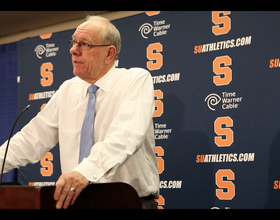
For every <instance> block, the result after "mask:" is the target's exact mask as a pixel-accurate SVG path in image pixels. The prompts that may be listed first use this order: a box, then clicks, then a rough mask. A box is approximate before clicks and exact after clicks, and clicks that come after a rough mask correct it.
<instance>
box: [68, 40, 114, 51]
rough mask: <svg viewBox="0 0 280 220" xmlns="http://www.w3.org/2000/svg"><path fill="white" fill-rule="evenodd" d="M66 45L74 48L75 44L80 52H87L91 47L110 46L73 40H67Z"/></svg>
mask: <svg viewBox="0 0 280 220" xmlns="http://www.w3.org/2000/svg"><path fill="white" fill-rule="evenodd" d="M68 43H69V46H70V47H71V48H72V47H74V46H75V45H76V44H78V45H79V48H80V49H81V50H89V49H90V48H92V47H106V46H110V45H111V44H88V43H86V42H83V41H80V42H78V41H74V40H69V41H68Z"/></svg>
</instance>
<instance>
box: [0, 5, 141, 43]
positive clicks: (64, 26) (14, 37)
mask: <svg viewBox="0 0 280 220" xmlns="http://www.w3.org/2000/svg"><path fill="white" fill-rule="evenodd" d="M143 12H144V11H117V12H110V13H104V14H101V16H103V17H105V18H107V19H109V20H114V19H118V18H124V17H128V16H131V15H135V14H140V13H143ZM84 21H85V19H84V18H83V19H77V20H73V21H68V22H63V23H60V24H55V25H50V26H48V27H43V28H38V29H33V30H29V31H24V32H20V33H16V34H11V35H8V36H5V37H0V45H2V44H7V43H12V42H16V41H18V40H22V39H25V38H27V37H35V36H39V35H41V34H46V33H54V32H59V31H64V30H69V29H73V28H76V27H77V26H78V25H79V24H81V23H82V22H84Z"/></svg>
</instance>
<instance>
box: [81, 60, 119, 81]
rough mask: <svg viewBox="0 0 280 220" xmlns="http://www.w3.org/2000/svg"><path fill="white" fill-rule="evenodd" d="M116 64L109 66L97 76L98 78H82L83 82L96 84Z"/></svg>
mask: <svg viewBox="0 0 280 220" xmlns="http://www.w3.org/2000/svg"><path fill="white" fill-rule="evenodd" d="M114 63H115V62H112V63H109V64H107V65H106V66H105V67H104V68H103V69H102V70H101V71H100V72H99V73H98V74H95V75H96V77H94V78H91V77H84V78H82V77H80V78H81V79H82V80H84V81H86V82H87V83H90V84H94V83H95V82H96V81H97V80H99V79H100V78H102V77H103V76H104V75H105V74H106V73H107V72H108V71H109V70H110V69H111V68H112V67H113V66H114Z"/></svg>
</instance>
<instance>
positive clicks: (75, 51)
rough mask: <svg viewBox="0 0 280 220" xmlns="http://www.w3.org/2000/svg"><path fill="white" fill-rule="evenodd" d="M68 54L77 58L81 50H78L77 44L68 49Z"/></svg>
mask: <svg viewBox="0 0 280 220" xmlns="http://www.w3.org/2000/svg"><path fill="white" fill-rule="evenodd" d="M69 52H70V54H72V55H76V56H79V55H81V50H80V49H79V46H78V44H76V45H74V46H73V47H71V48H70V50H69Z"/></svg>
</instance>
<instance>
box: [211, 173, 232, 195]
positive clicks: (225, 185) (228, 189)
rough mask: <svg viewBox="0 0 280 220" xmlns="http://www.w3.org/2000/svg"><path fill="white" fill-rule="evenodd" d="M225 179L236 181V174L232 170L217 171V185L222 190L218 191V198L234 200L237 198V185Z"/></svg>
mask: <svg viewBox="0 0 280 220" xmlns="http://www.w3.org/2000/svg"><path fill="white" fill-rule="evenodd" d="M224 178H227V180H234V179H235V176H234V172H233V171H232V170H230V169H227V170H223V169H221V170H218V171H217V173H216V175H215V181H216V185H217V186H218V187H219V188H222V189H216V196H217V197H218V198H219V199H220V200H232V199H233V197H234V196H235V185H234V183H233V182H232V181H226V180H224ZM224 189H225V190H224Z"/></svg>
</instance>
